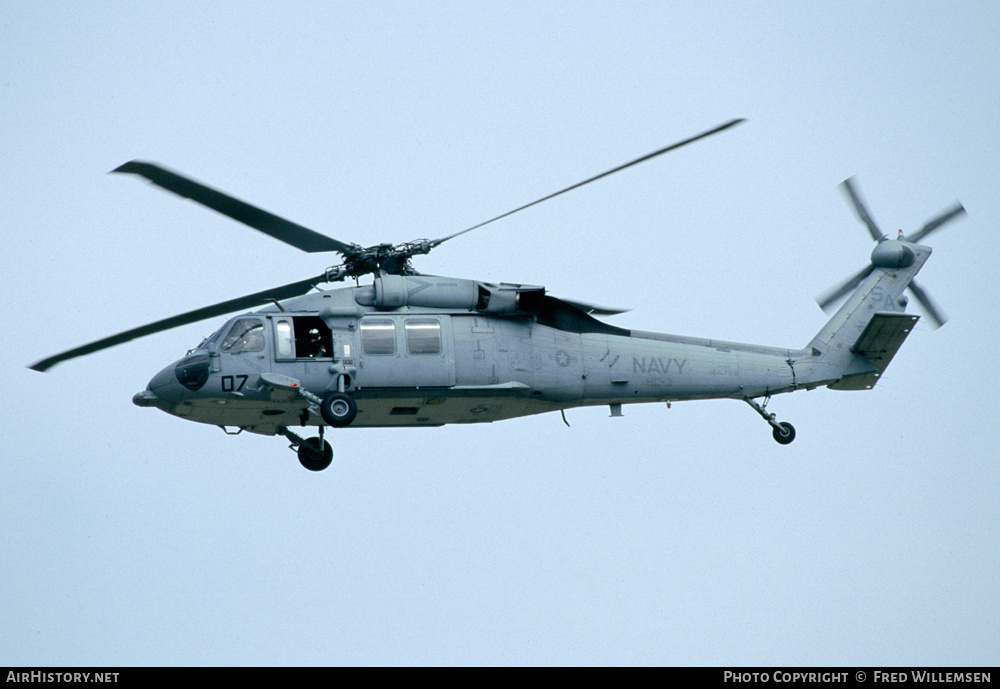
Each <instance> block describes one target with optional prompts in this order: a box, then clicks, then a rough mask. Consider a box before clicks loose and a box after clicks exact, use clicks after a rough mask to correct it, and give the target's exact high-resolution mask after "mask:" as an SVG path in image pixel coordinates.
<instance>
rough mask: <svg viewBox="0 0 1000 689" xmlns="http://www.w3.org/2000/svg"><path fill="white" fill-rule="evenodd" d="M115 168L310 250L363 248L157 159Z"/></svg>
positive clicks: (296, 246)
mask: <svg viewBox="0 0 1000 689" xmlns="http://www.w3.org/2000/svg"><path fill="white" fill-rule="evenodd" d="M111 172H123V173H129V174H133V175H139V176H140V177H145V178H146V179H148V180H149V181H150V182H152V183H153V184H155V185H156V186H158V187H161V188H163V189H166V190H167V191H171V192H173V193H175V194H177V195H178V196H183V197H184V198H187V199H191V200H192V201H194V202H196V203H200V204H201V205H203V206H207V207H209V208H211V209H212V210H214V211H218V212H219V213H222V214H223V215H227V216H229V217H230V218H232V219H233V220H237V221H239V222H241V223H243V224H244V225H249V226H250V227H252V228H254V229H255V230H259V231H261V232H263V233H264V234H266V235H270V236H271V237H274V238H275V239H277V240H280V241H282V242H285V243H286V244H291V245H292V246H294V247H295V248H297V249H301V250H302V251H308V252H310V253H315V252H319V251H338V252H340V253H341V254H343V255H344V256H347V255H349V254H352V253H354V252H355V251H357V250H358V249H360V248H361V247H359V246H356V245H351V244H344V243H343V242H338V241H337V240H336V239H331V238H330V237H327V236H326V235H323V234H320V233H319V232H314V231H313V230H310V229H309V228H307V227H302V226H301V225H297V224H296V223H293V222H292V221H290V220H285V219H284V218H281V217H278V216H277V215H274V214H272V213H268V212H267V211H265V210H262V209H260V208H257V207H256V206H251V205H250V204H249V203H246V202H245V201H240V200H239V199H237V198H234V197H232V196H229V195H228V194H225V193H223V192H221V191H218V190H216V189H212V188H211V187H207V186H205V185H204V184H202V183H201V182H196V181H194V180H193V179H189V178H187V177H184V176H183V175H179V174H177V173H176V172H173V171H171V170H167V169H166V168H164V167H161V166H159V165H157V164H155V163H147V162H145V161H142V160H132V161H129V162H127V163H125V164H124V165H122V166H120V167H117V168H115V169H114V170H112V171H111Z"/></svg>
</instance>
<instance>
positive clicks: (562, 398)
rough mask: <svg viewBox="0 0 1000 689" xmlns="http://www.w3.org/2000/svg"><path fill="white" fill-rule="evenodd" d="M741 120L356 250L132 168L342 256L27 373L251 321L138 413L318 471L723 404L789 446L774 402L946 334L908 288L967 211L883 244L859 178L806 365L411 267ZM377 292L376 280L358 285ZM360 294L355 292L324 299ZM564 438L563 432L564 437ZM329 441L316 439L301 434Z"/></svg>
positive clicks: (131, 166)
mask: <svg viewBox="0 0 1000 689" xmlns="http://www.w3.org/2000/svg"><path fill="white" fill-rule="evenodd" d="M743 121H744V120H743V119H734V120H730V121H729V122H726V123H724V124H722V125H719V126H717V127H715V128H712V129H709V130H707V131H704V132H702V133H700V134H697V135H695V136H692V137H690V138H687V139H684V140H682V141H679V142H677V143H673V144H671V145H669V146H666V147H664V148H661V149H658V150H656V151H653V152H652V153H649V154H647V155H644V156H642V157H640V158H636V159H635V160H631V161H629V162H627V163H625V164H623V165H619V166H617V167H615V168H612V169H610V170H607V171H605V172H602V173H600V174H598V175H594V176H592V177H589V178H587V179H585V180H583V181H581V182H578V183H576V184H573V185H571V186H569V187H566V188H564V189H561V190H559V191H557V192H554V193H552V194H549V195H547V196H544V197H542V198H539V199H537V200H535V201H532V202H531V203H528V204H525V205H523V206H520V207H518V208H515V209H513V210H511V211H508V212H506V213H503V214H501V215H498V216H496V217H494V218H491V219H489V220H486V221H485V222H481V223H479V224H477V225H473V226H472V227H468V228H465V229H463V230H461V231H459V232H455V233H453V234H450V235H446V236H444V237H441V238H439V239H434V240H429V239H418V240H414V241H409V242H405V243H402V244H386V243H383V244H376V245H373V246H369V247H362V246H360V245H358V244H353V243H346V242H343V241H340V240H337V239H334V238H331V237H328V236H326V235H324V234H321V233H319V232H316V231H314V230H311V229H309V228H306V227H303V226H301V225H298V224H296V223H294V222H291V221H290V220H286V219H284V218H281V217H279V216H276V215H273V214H271V213H269V212H268V211H265V210H263V209H260V208H258V207H256V206H253V205H251V204H249V203H246V202H244V201H241V200H239V199H236V198H234V197H232V196H230V195H228V194H226V193H224V192H221V191H218V190H216V189H213V188H211V187H209V186H207V185H205V184H202V183H201V182H197V181H195V180H193V179H191V178H188V177H185V176H183V175H181V174H179V173H177V172H174V171H172V170H169V169H167V168H165V167H163V166H161V165H158V164H155V163H150V162H145V161H139V160H133V161H130V162H127V163H125V164H124V165H121V166H120V167H118V168H116V169H115V170H113V171H112V172H114V173H120V174H131V175H136V176H139V177H142V178H144V179H146V180H147V181H148V182H150V183H152V184H153V185H155V186H158V187H160V188H162V189H164V190H166V191H169V192H172V193H174V194H176V195H178V196H181V197H184V198H187V199H190V200H192V201H194V202H196V203H199V204H201V205H203V206H206V207H208V208H210V209H212V210H214V211H217V212H219V213H221V214H223V215H226V216H228V217H230V218H232V219H233V220H236V221H238V222H241V223H243V224H245V225H247V226H249V227H251V228H253V229H255V230H258V231H260V232H263V233H264V234H267V235H269V236H271V237H273V238H275V239H277V240H279V241H282V242H284V243H286V244H289V245H291V246H293V247H296V248H298V249H300V250H302V251H304V252H307V253H320V252H335V253H338V254H340V256H341V258H342V262H341V263H340V264H338V265H336V266H333V267H330V268H327V269H326V270H325V271H324V272H323V273H322V274H320V275H316V276H314V277H310V278H307V279H304V280H300V281H298V282H294V283H291V284H287V285H282V286H279V287H274V288H271V289H267V290H264V291H262V292H257V293H254V294H250V295H246V296H242V297H238V298H236V299H230V300H228V301H224V302H221V303H218V304H214V305H211V306H206V307H203V308H200V309H196V310H194V311H190V312H187V313H184V314H180V315H177V316H173V317H170V318H166V319H163V320H160V321H156V322H155V323H150V324H148V325H144V326H141V327H138V328H134V329H131V330H128V331H125V332H122V333H119V334H117V335H113V336H111V337H106V338H103V339H100V340H97V341H95V342H91V343H90V344H87V345H83V346H81V347H76V348H74V349H71V350H68V351H65V352H63V353H61V354H57V355H55V356H51V357H48V358H46V359H42V360H40V361H38V362H36V363H35V364H32V365H31V366H30V368H32V369H34V370H36V371H47V370H49V369H50V368H52V367H53V366H55V365H56V364H59V363H61V362H63V361H66V360H69V359H73V358H75V357H80V356H84V355H87V354H91V353H94V352H97V351H101V350H103V349H106V348H109V347H113V346H116V345H119V344H122V343H125V342H128V341H130V340H133V339H135V338H138V337H143V336H147V335H152V334H154V333H158V332H162V331H165V330H168V329H171V328H176V327H179V326H183V325H187V324H190V323H194V322H197V321H201V320H204V319H208V318H214V317H218V316H222V315H225V314H230V313H234V312H237V311H245V310H246V309H253V308H257V307H262V306H263V307H264V308H260V309H259V310H257V311H251V312H247V313H243V314H242V315H238V316H235V317H233V318H231V319H230V320H228V321H227V322H226V323H225V324H223V325H222V327H220V328H219V329H218V330H216V331H215V332H214V333H213V334H212V335H210V336H209V337H207V338H206V339H205V340H204V341H202V342H201V343H200V344H198V345H196V346H195V347H193V348H192V349H191V350H189V351H188V352H187V354H186V355H185V356H183V357H181V358H180V359H179V360H178V361H176V362H174V363H171V364H170V365H169V366H167V367H165V368H164V369H163V370H161V371H160V372H159V373H157V374H156V375H154V376H153V378H152V379H151V380H150V381H149V384H148V385H147V386H146V388H145V389H144V390H142V391H141V392H139V393H137V394H136V395H135V396H134V397H133V398H132V401H133V403H134V404H136V405H137V406H139V407H152V408H156V409H160V410H162V411H164V412H167V413H169V414H172V415H174V416H177V417H179V418H181V419H186V420H189V421H196V422H199V423H205V424H212V425H216V426H219V427H220V428H222V430H223V431H225V432H226V433H228V434H230V435H236V434H239V433H242V432H244V431H247V432H251V433H257V434H263V435H271V436H278V435H280V436H283V437H284V438H286V439H287V440H288V441H289V443H290V448H291V449H293V450H294V451H295V452H296V454H297V456H298V459H299V462H300V463H301V464H302V466H304V467H305V468H306V469H309V470H311V471H320V470H323V469H325V468H327V467H328V466H329V465H330V464H331V462H332V460H333V448H332V446H331V444H330V442H329V441H328V440H326V438H325V433H326V429H327V428H338V429H339V428H348V427H351V428H354V427H435V426H443V425H446V424H457V423H486V422H493V421H500V420H504V419H511V418H516V417H521V416H528V415H533V414H542V413H547V412H555V411H558V412H560V413H561V414H562V418H563V421H564V422H566V417H565V410H566V409H570V408H574V407H583V406H598V405H607V406H608V407H609V409H610V414H611V416H612V417H617V416H622V407H623V405H626V404H637V403H651V402H660V403H662V402H666V403H667V404H668V405H669V404H671V403H673V402H680V401H688V400H699V399H717V398H729V399H736V400H742V401H744V402H746V403H747V404H748V405H749V406H750V407H751V408H752V409H753V410H754V411H755V412H756V413H757V414H759V415H760V416H761V418H762V419H763V420H764V421H765V422H766V423H767V424H768V425H769V426H770V428H771V432H772V436H773V438H774V440H776V441H777V442H778V443H780V444H782V445H787V444H789V443H791V442H792V441H793V440H794V439H795V428H794V427H793V426H792V425H791V424H790V423H788V422H787V421H778V420H777V418H776V415H775V414H774V413H770V412H768V411H767V409H766V407H767V403H768V401H769V400H770V398H771V396H773V395H776V394H780V393H787V392H793V391H796V390H812V389H815V388H818V387H820V386H826V387H828V388H831V389H834V390H870V389H871V388H872V387H874V385H875V384H876V383H877V382H878V380H879V378H880V376H881V375H882V374H883V373H884V371H885V370H886V367H887V366H888V365H889V363H890V361H891V360H892V358H893V356H895V354H896V352H897V351H898V350H899V348H900V346H901V345H902V343H903V342H904V341H905V339H906V337H907V336H908V335H909V333H910V331H911V330H912V329H913V327H914V325H915V323H916V322H917V320H918V319H919V316H917V315H914V314H908V313H906V311H905V308H906V306H907V303H908V301H907V298H906V296H905V295H904V291H905V290H907V289H908V290H909V291H910V292H911V293H912V294H913V296H914V297H915V298H916V300H917V302H918V303H919V304H920V306H921V307H922V308H923V310H924V311H925V312H926V313H927V316H928V318H929V320H930V321H931V323H932V325H933V326H934V327H938V326H940V325H942V324H943V323H944V322H945V317H944V315H943V313H942V312H941V310H940V309H939V307H938V306H937V305H936V304H935V303H934V302H933V300H932V299H931V298H930V296H929V294H928V292H927V291H926V290H925V289H924V288H923V287H921V286H920V285H918V284H917V283H916V282H915V281H914V276H916V274H917V273H918V272H919V271H920V269H921V268H922V267H923V265H924V263H925V262H926V261H927V259H928V258H929V256H930V254H931V248H930V247H928V246H925V245H922V244H920V243H919V242H920V241H921V240H923V239H924V238H925V237H927V236H928V235H930V234H931V233H932V232H934V231H936V230H938V229H939V228H940V227H942V226H943V225H945V224H946V223H948V222H950V221H952V220H954V219H956V218H958V217H960V216H962V215H964V214H965V209H964V207H963V206H962V205H961V204H960V203H956V204H954V205H953V206H952V207H950V208H948V209H947V210H946V211H944V212H943V213H941V214H939V215H937V216H936V217H935V218H933V219H932V220H929V221H928V222H926V223H925V224H924V225H923V226H922V227H920V228H919V229H917V230H916V231H915V232H912V233H910V234H909V235H904V234H903V232H902V230H900V231H899V234H898V236H896V237H894V238H889V237H888V236H886V235H885V234H884V233H882V231H881V230H880V229H879V227H878V225H877V224H876V223H875V221H874V219H873V218H872V215H871V213H869V211H868V209H867V206H866V204H865V203H864V201H863V200H862V198H861V196H860V194H859V193H858V191H857V187H856V185H855V184H854V182H853V181H852V180H851V179H847V180H845V181H844V182H842V183H841V189H842V191H843V192H844V194H845V196H846V197H847V200H848V201H849V202H850V204H851V206H852V208H853V210H854V212H855V214H856V215H857V217H858V219H859V220H860V221H861V223H862V224H863V225H864V226H865V227H866V228H867V229H868V231H869V234H870V235H871V237H872V239H873V240H874V241H875V242H876V245H875V248H874V249H873V250H872V252H871V256H870V259H869V262H868V264H867V265H865V266H864V267H862V268H861V269H860V270H858V271H857V272H856V273H854V274H853V275H851V276H850V277H848V278H847V279H846V280H844V281H843V282H841V283H840V284H839V285H837V286H835V287H834V288H832V289H831V290H829V291H827V292H826V293H824V294H822V295H821V296H820V297H819V298H818V299H817V301H818V302H819V304H820V306H821V307H822V308H823V309H824V310H827V311H830V310H832V309H834V308H836V305H837V303H839V302H840V301H841V300H844V298H845V297H846V300H844V301H843V304H842V305H841V306H840V307H839V308H836V311H835V312H834V313H833V315H832V317H831V318H830V320H829V321H828V322H827V323H826V324H825V325H824V326H823V328H822V329H821V330H820V331H819V332H818V333H817V334H816V335H815V336H814V337H813V338H812V339H811V340H809V341H808V343H807V344H806V346H805V347H803V348H801V349H785V348H779V347H771V346H763V345H753V344H742V343H737V342H726V341H720V340H714V339H705V338H698V337H691V336H683V335H671V334H665V333H655V332H646V331H640V330H632V329H625V328H620V327H617V326H614V325H610V324H608V323H605V322H604V321H602V320H599V319H598V318H596V317H597V316H613V315H616V314H619V313H623V312H624V311H625V310H624V309H615V308H608V307H602V306H597V305H593V304H587V303H584V302H580V301H574V300H570V299H561V298H557V297H555V296H553V295H551V294H549V293H548V292H547V291H546V289H545V288H544V287H542V286H537V285H523V284H515V283H492V282H483V281H477V280H471V279H463V278H451V277H441V276H434V275H425V274H421V273H419V272H417V271H416V270H415V269H414V268H413V266H412V264H411V259H413V258H414V257H416V256H420V255H424V254H427V253H429V252H430V251H431V250H433V249H434V248H436V247H438V246H440V245H441V244H443V243H444V242H446V241H450V240H452V239H455V238H456V237H459V236H461V235H463V234H465V233H467V232H471V231H473V230H476V229H478V228H481V227H483V226H485V225H488V224H490V223H492V222H495V221H497V220H500V219H502V218H505V217H508V216H510V215H513V214H514V213H517V212H520V211H523V210H525V209H527V208H529V207H531V206H534V205H537V204H539V203H542V202H544V201H547V200H549V199H552V198H554V197H556V196H559V195H560V194H564V193H566V192H569V191H572V190H574V189H578V188H579V187H582V186H584V185H586V184H590V183H591V182H595V181H597V180H599V179H601V178H603V177H607V176H608V175H611V174H614V173H617V172H620V171H622V170H624V169H626V168H629V167H631V166H633V165H637V164H639V163H642V162H644V161H647V160H650V159H652V158H655V157H657V156H660V155H663V154H665V153H667V152H670V151H674V150H676V149H678V148H681V147H683V146H687V145H688V144H691V143H694V142H696V141H699V140H701V139H704V138H706V137H709V136H712V135H714V134H717V133H720V132H722V131H724V130H727V129H729V128H730V127H733V126H735V125H737V124H739V123H741V122H743ZM367 276H371V280H370V282H368V283H367V284H362V283H361V278H363V277H367ZM348 279H353V280H354V282H355V285H354V286H347V287H339V288H336V289H321V288H320V287H319V285H322V284H326V283H338V282H345V281H346V280H348ZM567 425H568V423H567ZM313 426H315V427H316V428H317V435H316V436H313V437H309V438H304V437H302V436H301V435H299V434H298V433H297V432H295V431H294V430H292V429H293V428H299V427H303V428H305V427H313Z"/></svg>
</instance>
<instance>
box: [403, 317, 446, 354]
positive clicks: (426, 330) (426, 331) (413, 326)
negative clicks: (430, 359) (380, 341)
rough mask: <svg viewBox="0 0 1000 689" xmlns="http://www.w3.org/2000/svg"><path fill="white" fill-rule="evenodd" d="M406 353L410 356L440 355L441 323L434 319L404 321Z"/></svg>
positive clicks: (409, 319)
mask: <svg viewBox="0 0 1000 689" xmlns="http://www.w3.org/2000/svg"><path fill="white" fill-rule="evenodd" d="M405 328H406V351H407V352H409V353H410V354H440V353H441V323H439V322H438V321H437V319H434V318H407V319H406V326H405Z"/></svg>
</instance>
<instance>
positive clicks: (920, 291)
mask: <svg viewBox="0 0 1000 689" xmlns="http://www.w3.org/2000/svg"><path fill="white" fill-rule="evenodd" d="M910 291H911V292H913V296H914V297H916V298H917V301H918V302H920V305H921V306H922V307H923V308H924V311H926V312H927V317H928V318H930V319H931V321H932V322H933V324H934V328H935V329H937V328H940V327H941V326H942V325H944V324H945V323H947V322H948V317H947V316H945V315H944V312H943V311H941V309H940V308H939V307H938V305H937V304H935V303H934V300H933V299H931V296H930V295H929V294H928V293H927V290H925V289H924V288H923V287H921V286H920V285H918V284H917V283H916V282H914V281H913V280H910Z"/></svg>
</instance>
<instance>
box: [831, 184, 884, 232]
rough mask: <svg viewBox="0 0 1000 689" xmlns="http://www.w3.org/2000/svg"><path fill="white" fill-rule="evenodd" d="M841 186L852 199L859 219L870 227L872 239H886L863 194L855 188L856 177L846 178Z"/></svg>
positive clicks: (849, 198)
mask: <svg viewBox="0 0 1000 689" xmlns="http://www.w3.org/2000/svg"><path fill="white" fill-rule="evenodd" d="M840 188H841V189H843V190H844V193H845V194H846V195H847V198H848V200H850V202H851V205H852V206H854V212H855V214H856V215H857V216H858V220H860V221H861V222H862V223H864V225H865V227H867V228H868V233H869V234H870V235H871V236H872V239H874V240H875V241H876V242H880V241H882V240H883V239H885V235H884V234H883V233H882V230H880V229H879V228H878V225H876V224H875V220H874V219H872V216H871V213H869V212H868V208H867V207H866V206H865V202H864V201H862V200H861V196H860V195H859V194H858V192H857V190H856V189H855V188H854V178H853V177H848V178H847V179H845V180H844V181H843V182H841V183H840Z"/></svg>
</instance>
